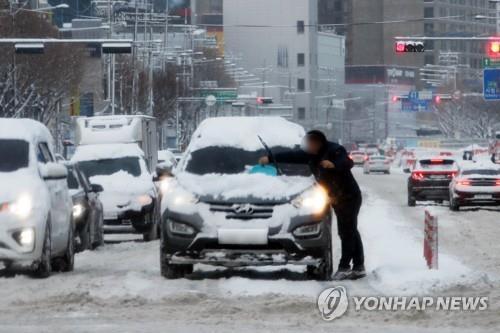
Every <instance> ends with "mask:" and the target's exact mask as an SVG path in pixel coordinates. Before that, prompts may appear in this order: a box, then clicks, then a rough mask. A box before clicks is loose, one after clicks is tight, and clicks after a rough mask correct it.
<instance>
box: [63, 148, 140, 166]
mask: <svg viewBox="0 0 500 333" xmlns="http://www.w3.org/2000/svg"><path fill="white" fill-rule="evenodd" d="M127 156H144V152H143V151H142V150H141V149H140V148H139V146H138V145H137V144H135V143H123V144H101V145H83V146H78V148H77V149H76V151H75V154H74V155H73V157H72V158H71V162H81V161H93V160H99V159H111V158H120V157H127Z"/></svg>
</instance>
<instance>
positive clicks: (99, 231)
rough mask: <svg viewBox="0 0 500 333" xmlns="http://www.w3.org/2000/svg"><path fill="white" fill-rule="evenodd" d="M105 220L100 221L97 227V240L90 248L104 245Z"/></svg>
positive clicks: (93, 248)
mask: <svg viewBox="0 0 500 333" xmlns="http://www.w3.org/2000/svg"><path fill="white" fill-rule="evenodd" d="M103 225H104V221H102V219H101V221H100V222H99V225H98V226H97V227H96V228H97V235H96V239H95V241H94V242H93V243H92V245H91V247H90V249H91V250H95V249H97V248H98V247H100V246H104V227H103Z"/></svg>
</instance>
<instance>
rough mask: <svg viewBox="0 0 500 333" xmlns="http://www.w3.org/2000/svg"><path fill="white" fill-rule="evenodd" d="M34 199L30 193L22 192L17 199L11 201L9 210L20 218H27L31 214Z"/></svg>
mask: <svg viewBox="0 0 500 333" xmlns="http://www.w3.org/2000/svg"><path fill="white" fill-rule="evenodd" d="M32 208H33V201H32V200H31V196H30V195H28V194H22V195H20V196H19V198H17V200H15V201H13V202H10V203H9V211H10V212H11V213H12V214H15V215H17V216H19V217H20V218H27V217H28V216H30V214H31V210H32Z"/></svg>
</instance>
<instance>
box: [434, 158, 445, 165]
mask: <svg viewBox="0 0 500 333" xmlns="http://www.w3.org/2000/svg"><path fill="white" fill-rule="evenodd" d="M431 163H432V164H441V163H443V160H442V159H437V158H436V159H432V160H431Z"/></svg>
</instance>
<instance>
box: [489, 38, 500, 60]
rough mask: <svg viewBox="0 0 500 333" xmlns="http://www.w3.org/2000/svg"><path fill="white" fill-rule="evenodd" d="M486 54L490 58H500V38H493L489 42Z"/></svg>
mask: <svg viewBox="0 0 500 333" xmlns="http://www.w3.org/2000/svg"><path fill="white" fill-rule="evenodd" d="M486 54H487V55H488V57H490V58H500V40H492V41H489V42H488V43H487V48H486Z"/></svg>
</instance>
